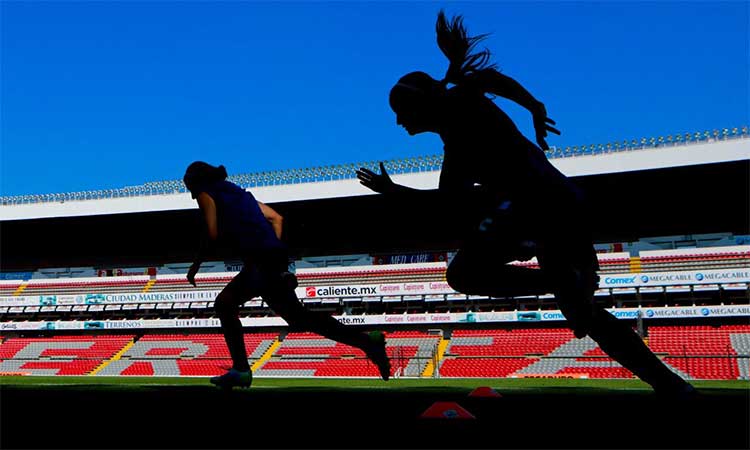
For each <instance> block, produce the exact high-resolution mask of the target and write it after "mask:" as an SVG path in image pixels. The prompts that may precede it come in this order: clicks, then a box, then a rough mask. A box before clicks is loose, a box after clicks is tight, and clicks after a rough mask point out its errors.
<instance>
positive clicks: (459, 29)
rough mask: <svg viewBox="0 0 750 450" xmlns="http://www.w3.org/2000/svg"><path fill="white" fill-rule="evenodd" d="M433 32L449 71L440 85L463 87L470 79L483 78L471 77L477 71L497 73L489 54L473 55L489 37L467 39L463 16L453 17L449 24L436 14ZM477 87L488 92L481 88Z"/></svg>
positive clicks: (443, 15)
mask: <svg viewBox="0 0 750 450" xmlns="http://www.w3.org/2000/svg"><path fill="white" fill-rule="evenodd" d="M435 31H436V32H437V43H438V47H440V50H441V51H442V52H443V54H444V55H445V56H446V57H447V58H448V61H449V66H448V71H447V72H446V73H445V78H444V79H443V80H442V82H441V83H442V84H443V86H445V85H447V84H448V83H453V84H456V85H459V84H465V83H466V82H469V81H471V80H472V79H476V78H478V79H481V78H484V77H481V76H480V77H475V76H473V75H478V74H479V73H480V72H485V71H487V72H489V71H492V72H496V66H495V64H490V63H489V61H490V51H489V50H488V49H484V50H482V51H481V52H476V53H472V52H473V50H474V47H476V45H477V44H478V43H479V42H480V41H482V40H484V39H485V38H486V37H487V36H488V35H487V34H480V35H478V36H473V37H469V36H468V35H467V33H466V28H465V27H464V25H463V17H462V16H460V15H458V16H455V17H454V18H453V19H452V20H451V21H450V22H449V21H448V20H447V19H446V17H445V13H444V12H443V11H442V10H441V11H440V12H439V13H438V19H437V23H436V25H435ZM477 87H478V88H480V89H482V90H483V91H484V92H487V91H486V90H485V89H483V88H482V86H477Z"/></svg>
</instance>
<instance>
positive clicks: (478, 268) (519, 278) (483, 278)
mask: <svg viewBox="0 0 750 450" xmlns="http://www.w3.org/2000/svg"><path fill="white" fill-rule="evenodd" d="M507 261H509V258H508V257H506V256H505V255H503V254H502V253H494V252H492V253H488V252H480V251H476V250H472V249H461V250H459V251H458V252H457V253H456V255H455V256H454V257H453V261H451V263H450V265H449V266H448V269H447V270H446V272H445V277H446V281H447V282H448V284H449V285H450V287H452V288H453V289H455V290H456V291H458V292H461V293H464V294H469V295H487V296H490V297H495V298H502V297H516V296H520V295H542V294H548V293H551V292H552V283H551V282H550V280H549V279H548V278H547V277H546V276H545V274H543V273H542V271H541V270H538V269H527V268H525V267H516V266H511V265H508V264H505V263H506V262H507Z"/></svg>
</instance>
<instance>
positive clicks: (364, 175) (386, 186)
mask: <svg viewBox="0 0 750 450" xmlns="http://www.w3.org/2000/svg"><path fill="white" fill-rule="evenodd" d="M357 178H359V183H360V184H361V185H363V186H365V187H367V188H370V189H372V190H373V191H375V192H379V193H381V194H392V193H394V192H395V191H396V186H397V185H396V183H394V182H393V180H391V177H390V176H389V175H388V172H386V170H385V166H383V163H382V162H381V163H380V174H377V173H375V172H373V171H372V170H370V169H367V168H365V167H360V168H359V170H357Z"/></svg>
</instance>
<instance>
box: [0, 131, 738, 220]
mask: <svg viewBox="0 0 750 450" xmlns="http://www.w3.org/2000/svg"><path fill="white" fill-rule="evenodd" d="M749 138H750V136H749V135H748V128H747V126H744V127H741V128H733V129H731V130H730V129H727V128H725V129H723V130H722V131H721V132H719V130H714V131H713V132H709V131H705V132H703V133H686V134H685V135H675V136H672V135H669V136H666V137H658V138H650V139H646V138H643V139H641V140H639V141H637V140H632V141H630V142H628V141H623V142H621V143H620V142H612V143H607V144H597V145H588V146H586V145H584V146H573V147H566V148H564V149H558V148H553V149H551V150H550V151H548V152H547V156H548V158H549V159H550V161H551V162H552V164H553V165H554V166H556V167H557V168H558V169H559V170H560V171H561V172H563V173H564V174H566V175H567V176H570V177H578V176H586V175H602V174H608V173H621V172H630V171H640V170H649V169H659V168H669V167H681V166H691V165H701V164H711V163H719V162H730V161H742V160H750V145H749V144H750V140H749ZM441 164H442V156H439V155H429V156H420V157H413V158H404V159H398V160H392V161H386V162H385V165H386V168H387V169H388V170H389V172H390V173H391V174H392V176H393V179H394V180H395V181H397V182H399V183H402V184H405V185H408V186H412V187H415V188H420V189H435V188H437V185H438V179H439V171H440V166H441ZM377 165H378V162H377V161H371V162H366V163H348V164H340V165H334V166H326V167H314V168H306V169H291V170H281V171H272V172H261V173H250V174H239V175H232V176H230V177H229V179H230V181H233V182H235V183H237V184H239V185H241V186H243V187H245V188H251V189H252V190H253V193H254V195H255V196H256V197H257V198H258V199H259V200H261V201H264V202H267V203H276V202H288V201H300V200H317V199H326V198H337V197H355V196H362V195H369V194H372V192H371V191H370V190H368V189H366V188H364V187H363V186H361V185H360V184H359V182H358V180H357V178H356V175H355V170H356V169H357V168H359V167H369V168H372V169H373V170H377ZM0 205H1V206H0V221H7V220H23V219H36V218H52V217H76V216H89V215H102V214H120V213H134V212H155V211H173V210H185V209H192V208H194V207H195V203H194V201H193V200H192V199H191V198H190V196H189V195H188V194H187V192H186V190H185V187H184V185H183V184H182V182H181V180H168V181H160V182H149V183H146V184H144V185H141V186H130V187H125V188H120V189H110V190H100V191H86V192H73V193H57V194H43V195H23V196H13V197H0Z"/></svg>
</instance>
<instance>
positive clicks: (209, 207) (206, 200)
mask: <svg viewBox="0 0 750 450" xmlns="http://www.w3.org/2000/svg"><path fill="white" fill-rule="evenodd" d="M196 200H198V207H199V208H200V210H201V212H202V213H203V219H204V225H205V226H206V228H205V233H201V235H200V237H199V240H200V244H199V246H198V252H197V253H196V255H195V258H194V260H193V264H192V265H191V266H190V269H188V273H187V280H188V281H189V282H190V284H192V285H193V286H195V275H196V274H197V273H198V270H199V269H200V267H201V263H202V262H203V257H204V255H205V253H206V251H207V250H208V247H209V245H210V242H213V241H216V239H217V238H218V236H219V228H218V225H217V223H218V222H217V219H216V203H215V202H214V199H212V198H211V196H210V195H208V194H207V193H205V192H201V193H200V194H198V197H197V198H196Z"/></svg>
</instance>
